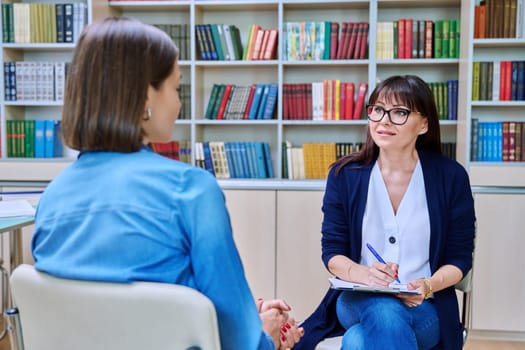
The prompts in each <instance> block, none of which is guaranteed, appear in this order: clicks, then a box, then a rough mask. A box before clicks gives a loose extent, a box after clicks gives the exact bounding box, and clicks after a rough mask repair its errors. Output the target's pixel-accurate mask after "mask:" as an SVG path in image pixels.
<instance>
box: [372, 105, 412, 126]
mask: <svg viewBox="0 0 525 350" xmlns="http://www.w3.org/2000/svg"><path fill="white" fill-rule="evenodd" d="M412 112H413V111H411V110H410V109H408V108H402V107H395V108H391V109H384V108H383V107H381V106H378V105H367V106H366V113H367V115H368V119H370V120H371V121H373V122H380V121H381V120H382V119H383V117H384V116H385V114H386V115H388V119H389V120H390V122H391V123H392V124H395V125H403V124H405V123H406V122H407V120H408V116H409V115H410V114H411V113H412ZM414 113H419V112H414ZM419 114H421V113H419Z"/></svg>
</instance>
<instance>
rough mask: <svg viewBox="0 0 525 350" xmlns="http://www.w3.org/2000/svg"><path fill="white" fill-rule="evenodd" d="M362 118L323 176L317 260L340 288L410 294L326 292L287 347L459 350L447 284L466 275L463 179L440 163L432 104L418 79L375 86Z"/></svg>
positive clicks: (468, 251) (469, 238)
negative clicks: (403, 288)
mask: <svg viewBox="0 0 525 350" xmlns="http://www.w3.org/2000/svg"><path fill="white" fill-rule="evenodd" d="M367 113H368V119H369V124H368V131H367V136H366V142H365V144H364V146H363V147H362V149H361V150H360V151H359V152H357V153H353V154H350V155H348V156H346V157H344V158H342V159H340V160H338V161H337V162H336V163H335V164H333V166H332V168H331V170H330V173H329V175H328V179H327V184H326V192H325V196H324V199H323V208H322V210H323V214H324V218H323V224H322V259H323V262H324V264H325V265H326V267H327V268H328V270H329V271H330V272H331V273H332V274H334V275H335V276H336V277H338V278H340V279H342V280H346V281H350V282H357V283H362V284H366V285H371V286H381V287H386V286H388V285H389V284H391V283H392V282H394V281H400V282H401V283H403V284H408V286H407V288H408V289H411V290H417V291H418V293H419V294H413V295H406V294H395V295H391V294H378V293H360V292H352V291H345V292H340V291H336V290H333V289H331V290H329V291H328V293H327V295H326V296H325V298H324V299H323V301H322V303H321V305H320V306H319V307H318V308H317V310H316V311H315V312H314V313H313V314H312V315H311V316H310V317H309V318H308V319H307V320H306V321H305V322H304V323H303V326H304V328H305V336H304V337H303V339H302V340H301V342H300V343H299V344H297V346H296V347H295V348H294V349H296V348H298V349H314V348H315V345H316V344H317V343H318V342H319V341H320V340H322V339H323V338H326V337H331V336H335V335H342V334H344V337H343V347H342V348H343V349H403V350H409V349H433V348H435V349H453V350H456V349H461V348H462V341H463V340H462V333H461V331H462V327H461V324H460V320H459V310H458V304H457V298H456V294H455V290H454V284H456V283H457V282H459V281H460V280H461V279H462V277H463V276H464V275H465V274H466V273H467V272H468V271H469V270H470V268H471V267H472V252H473V249H474V234H475V213H474V203H473V197H472V192H471V189H470V183H469V179H468V175H467V173H466V171H465V170H464V168H463V167H462V166H461V165H459V164H458V163H457V162H455V161H453V160H451V159H449V158H446V157H445V156H443V155H441V141H440V130H439V120H438V114H437V110H436V105H435V102H434V98H433V95H432V92H431V90H430V89H429V87H428V86H427V84H426V83H425V82H424V81H423V80H421V79H420V78H418V77H416V76H393V77H390V78H388V79H386V80H384V81H382V82H381V83H380V84H379V85H378V86H377V87H376V88H375V89H374V91H373V92H372V93H371V95H370V98H369V105H368V106H367ZM367 245H370V246H372V247H373V248H375V250H374V249H372V251H373V252H372V251H371V250H370V249H369V248H368V247H367ZM373 253H375V254H373ZM381 260H383V261H384V262H385V263H383V262H380V261H381Z"/></svg>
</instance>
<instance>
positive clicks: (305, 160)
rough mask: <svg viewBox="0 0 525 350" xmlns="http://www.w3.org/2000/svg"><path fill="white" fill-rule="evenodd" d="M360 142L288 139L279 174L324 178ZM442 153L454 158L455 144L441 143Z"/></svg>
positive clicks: (355, 150)
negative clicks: (319, 141)
mask: <svg viewBox="0 0 525 350" xmlns="http://www.w3.org/2000/svg"><path fill="white" fill-rule="evenodd" d="M362 145H363V144H362V143H361V142H355V143H351V142H330V143H303V144H302V145H301V146H293V145H292V143H291V142H290V141H285V142H283V144H282V159H281V165H282V167H281V170H282V173H281V176H282V178H283V179H290V180H304V179H306V180H314V179H326V177H327V176H328V171H329V169H330V166H331V165H332V164H333V163H334V162H335V161H336V160H338V159H339V158H341V157H344V156H346V155H348V154H351V153H354V152H358V151H359V150H360V149H361V147H362ZM441 149H442V151H443V154H445V155H446V156H448V157H449V158H452V159H455V158H456V144H455V143H452V142H445V143H442V144H441Z"/></svg>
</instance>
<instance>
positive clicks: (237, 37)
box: [230, 25, 243, 60]
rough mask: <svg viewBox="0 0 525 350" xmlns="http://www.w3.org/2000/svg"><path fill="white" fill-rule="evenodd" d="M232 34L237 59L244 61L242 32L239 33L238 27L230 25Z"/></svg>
mask: <svg viewBox="0 0 525 350" xmlns="http://www.w3.org/2000/svg"><path fill="white" fill-rule="evenodd" d="M230 33H231V35H232V44H233V51H234V53H235V59H236V60H242V55H243V47H242V40H241V32H240V31H239V28H237V27H236V26H234V25H230Z"/></svg>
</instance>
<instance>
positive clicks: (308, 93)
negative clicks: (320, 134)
mask: <svg viewBox="0 0 525 350" xmlns="http://www.w3.org/2000/svg"><path fill="white" fill-rule="evenodd" d="M304 96H305V108H306V119H308V120H312V119H313V113H312V83H305V84H304Z"/></svg>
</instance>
